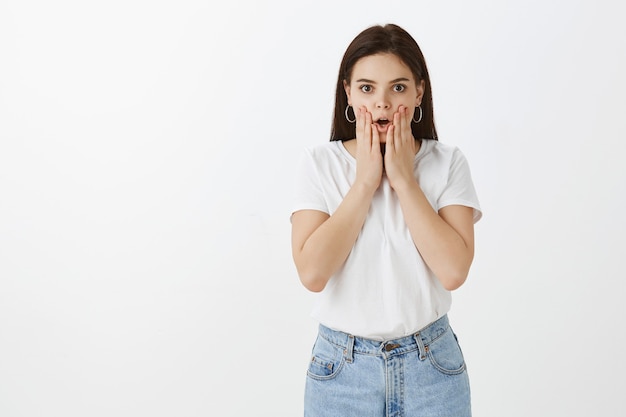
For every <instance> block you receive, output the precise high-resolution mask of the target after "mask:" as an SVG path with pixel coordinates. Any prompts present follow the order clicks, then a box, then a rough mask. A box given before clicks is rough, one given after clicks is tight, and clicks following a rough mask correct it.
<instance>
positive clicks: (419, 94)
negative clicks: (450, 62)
mask: <svg viewBox="0 0 626 417" xmlns="http://www.w3.org/2000/svg"><path fill="white" fill-rule="evenodd" d="M424 86H425V83H424V80H421V81H420V82H419V83H418V84H417V85H416V88H417V97H416V98H415V105H416V106H419V105H421V104H422V97H424V88H425V87H424Z"/></svg>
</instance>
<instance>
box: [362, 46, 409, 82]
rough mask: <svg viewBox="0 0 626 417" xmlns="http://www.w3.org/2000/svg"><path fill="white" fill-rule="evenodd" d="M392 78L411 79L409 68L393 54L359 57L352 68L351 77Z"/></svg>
mask: <svg viewBox="0 0 626 417" xmlns="http://www.w3.org/2000/svg"><path fill="white" fill-rule="evenodd" d="M360 78H366V79H369V80H379V81H380V80H385V79H387V80H394V79H396V78H408V79H410V80H412V79H413V73H412V72H411V69H410V68H409V67H408V66H407V65H406V64H405V63H404V61H402V59H400V57H398V56H397V55H395V54H391V53H382V54H375V55H368V56H364V57H363V58H360V59H359V60H358V61H357V62H356V64H354V67H353V68H352V79H353V80H358V79H360Z"/></svg>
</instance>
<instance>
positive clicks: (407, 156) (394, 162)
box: [384, 106, 417, 188]
mask: <svg viewBox="0 0 626 417" xmlns="http://www.w3.org/2000/svg"><path fill="white" fill-rule="evenodd" d="M412 118H413V115H412V114H411V113H410V112H409V109H408V108H407V107H405V106H400V107H399V108H398V111H397V112H395V113H394V115H393V125H391V126H389V129H388V130H387V140H386V142H387V145H386V150H385V159H384V160H385V172H386V173H387V178H389V183H390V184H391V187H392V188H396V186H398V185H400V183H401V182H404V181H415V176H414V173H413V161H414V160H415V154H416V153H417V144H416V143H415V138H414V137H413V132H412V131H411V119H412Z"/></svg>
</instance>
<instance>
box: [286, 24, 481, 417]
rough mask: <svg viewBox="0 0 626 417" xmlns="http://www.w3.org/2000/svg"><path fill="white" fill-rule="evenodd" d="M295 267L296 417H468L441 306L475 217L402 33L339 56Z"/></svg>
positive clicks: (303, 184) (457, 156)
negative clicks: (301, 347) (302, 307)
mask: <svg viewBox="0 0 626 417" xmlns="http://www.w3.org/2000/svg"><path fill="white" fill-rule="evenodd" d="M299 169H300V172H299V174H298V176H297V180H296V193H295V194H296V195H295V205H294V208H293V209H294V210H293V214H292V217H291V222H292V251H293V259H294V262H295V265H296V268H297V271H298V274H299V276H300V280H301V281H302V283H303V285H304V286H305V287H306V288H307V289H309V290H311V291H314V292H319V294H318V295H317V297H318V298H317V303H316V305H315V307H314V311H313V313H312V315H313V317H314V318H316V319H317V320H318V321H319V323H320V325H319V334H318V337H317V340H316V342H315V345H314V347H313V352H312V356H311V362H310V364H309V369H308V373H307V382H306V389H305V411H304V414H305V416H309V417H314V416H315V417H316V416H326V417H341V416H358V417H370V416H372V417H374V416H376V417H382V416H392V415H393V416H454V417H463V416H470V415H471V411H470V389H469V380H468V376H467V371H466V369H465V362H464V359H463V355H462V353H461V350H460V348H459V345H458V343H457V340H456V336H455V335H454V333H453V331H452V330H451V328H450V325H449V323H448V318H447V312H448V311H449V309H450V303H451V295H450V292H451V291H452V290H455V289H456V288H458V287H460V286H461V285H462V284H463V282H464V281H465V279H466V277H467V275H468V271H469V269H470V265H471V263H472V259H473V256H474V223H475V222H476V221H478V220H479V218H480V216H481V211H480V206H479V202H478V199H477V196H476V192H475V190H474V186H473V183H472V179H471V176H470V170H469V167H468V164H467V161H466V159H465V157H464V156H463V154H462V153H461V152H460V151H459V150H458V149H457V148H455V147H452V146H449V145H444V144H441V143H440V142H439V141H438V140H437V132H436V129H435V125H434V119H433V105H432V96H431V85H430V79H429V76H428V70H427V68H426V63H425V61H424V57H423V55H422V52H421V50H420V48H419V46H418V45H417V43H416V42H415V40H414V39H413V38H412V37H411V36H410V35H409V34H408V33H407V32H406V31H405V30H403V29H402V28H400V27H398V26H396V25H392V24H388V25H385V26H374V27H370V28H368V29H366V30H364V31H363V32H361V33H360V34H359V35H358V36H357V37H356V38H355V39H354V40H353V41H352V43H351V44H350V45H349V46H348V49H347V50H346V52H345V54H344V57H343V60H342V62H341V66H340V68H339V77H338V80H337V91H336V99H335V111H334V120H333V126H332V134H331V141H330V142H329V143H326V144H321V145H317V146H315V147H312V148H310V149H307V150H306V152H305V153H304V155H303V157H302V161H301V164H300V165H299Z"/></svg>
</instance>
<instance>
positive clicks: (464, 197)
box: [437, 148, 482, 223]
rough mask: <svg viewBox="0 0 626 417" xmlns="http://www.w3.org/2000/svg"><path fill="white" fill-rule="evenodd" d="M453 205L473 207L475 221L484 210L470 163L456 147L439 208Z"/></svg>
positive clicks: (438, 201)
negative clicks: (479, 199) (481, 206)
mask: <svg viewBox="0 0 626 417" xmlns="http://www.w3.org/2000/svg"><path fill="white" fill-rule="evenodd" d="M452 205H461V206H467V207H471V208H473V209H474V223H476V222H477V221H479V220H480V218H481V217H482V210H481V208H480V203H479V201H478V195H477V194H476V189H475V188H474V183H473V181H472V174H471V172H470V168H469V164H468V162H467V159H466V158H465V155H463V153H462V152H461V151H460V150H459V149H458V148H455V149H454V152H453V153H452V158H451V161H450V170H449V173H448V181H447V183H446V186H445V187H444V190H443V192H442V193H441V195H440V197H439V199H438V200H437V210H440V209H442V208H443V207H446V206H452Z"/></svg>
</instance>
